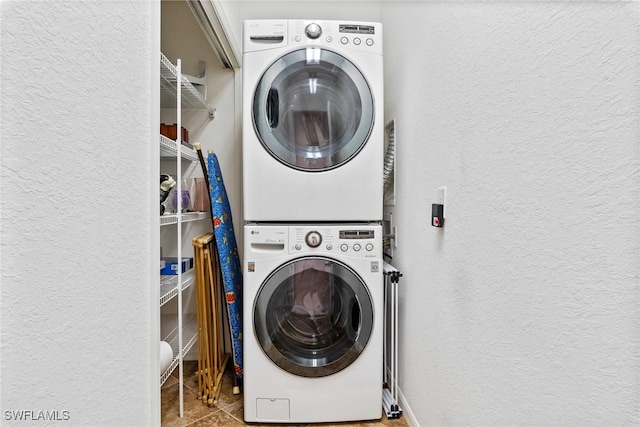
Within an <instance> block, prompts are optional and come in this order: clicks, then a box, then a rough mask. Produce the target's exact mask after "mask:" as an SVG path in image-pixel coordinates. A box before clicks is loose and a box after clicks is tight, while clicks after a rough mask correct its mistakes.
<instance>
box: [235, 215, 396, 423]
mask: <svg viewBox="0 0 640 427" xmlns="http://www.w3.org/2000/svg"><path fill="white" fill-rule="evenodd" d="M381 234H382V228H381V226H380V225H377V224H375V225H366V224H358V225H335V224H327V225H322V224H316V225H246V226H245V229H244V235H245V239H244V241H245V260H244V297H243V298H244V299H243V320H244V325H245V329H244V331H245V332H244V337H243V342H244V352H243V360H244V418H245V421H248V422H274V423H275V422H279V423H280V422H281V423H311V422H341V421H355V420H369V419H378V418H380V417H381V416H382V369H383V367H382V365H383V362H382V353H383V348H382V347H383V324H382V321H383V298H384V295H383V273H382V235H381Z"/></svg>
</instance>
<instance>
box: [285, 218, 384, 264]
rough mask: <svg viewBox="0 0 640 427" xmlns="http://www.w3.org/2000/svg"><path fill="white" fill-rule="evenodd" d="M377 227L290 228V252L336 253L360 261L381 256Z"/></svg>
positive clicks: (379, 234)
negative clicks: (354, 257) (359, 259)
mask: <svg viewBox="0 0 640 427" xmlns="http://www.w3.org/2000/svg"><path fill="white" fill-rule="evenodd" d="M381 234H382V228H381V227H380V225H377V224H373V225H353V226H351V227H349V226H340V227H336V226H332V225H316V226H312V225H309V226H292V227H290V228H289V245H288V246H289V253H291V254H295V253H314V252H315V253H319V254H320V253H325V254H326V253H335V254H345V255H350V256H357V257H362V258H379V257H381V256H382V235H381Z"/></svg>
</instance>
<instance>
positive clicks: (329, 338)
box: [253, 257, 373, 377]
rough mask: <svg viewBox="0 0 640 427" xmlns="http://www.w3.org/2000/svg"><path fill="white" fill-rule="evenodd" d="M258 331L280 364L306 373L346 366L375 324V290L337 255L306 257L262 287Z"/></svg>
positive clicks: (269, 353) (284, 267) (256, 315)
mask: <svg viewBox="0 0 640 427" xmlns="http://www.w3.org/2000/svg"><path fill="white" fill-rule="evenodd" d="M253 321H254V332H255V334H256V337H257V339H258V341H259V343H260V346H261V347H262V350H263V351H264V352H265V354H266V355H267V356H268V357H269V358H270V359H271V360H272V361H273V363H275V364H276V365H278V366H279V367H280V368H282V369H284V370H285V371H287V372H289V373H291V374H295V375H298V376H303V377H323V376H327V375H332V374H334V373H336V372H340V371H341V370H343V369H345V368H346V367H347V366H349V365H350V364H351V363H353V362H354V361H355V360H356V359H357V358H358V356H359V355H360V354H361V353H362V351H363V350H364V348H365V346H366V345H367V342H368V340H369V337H370V336H371V331H372V328H373V305H372V301H371V296H370V294H369V292H368V291H367V288H366V286H365V284H364V282H363V281H362V279H361V278H360V277H359V276H358V275H357V274H356V273H355V272H354V271H353V270H352V269H351V268H349V267H348V266H347V265H345V264H342V263H341V262H338V261H336V260H334V259H331V258H325V257H304V258H299V259H296V260H293V261H291V262H288V263H286V264H284V265H282V266H280V267H279V268H278V269H276V270H275V271H274V272H273V273H272V274H271V275H270V276H269V277H268V278H267V279H266V280H265V282H264V283H263V284H262V286H261V287H260V289H259V291H258V295H257V297H256V300H255V303H254V310H253Z"/></svg>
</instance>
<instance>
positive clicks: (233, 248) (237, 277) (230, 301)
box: [207, 153, 242, 380]
mask: <svg viewBox="0 0 640 427" xmlns="http://www.w3.org/2000/svg"><path fill="white" fill-rule="evenodd" d="M207 166H208V167H207V170H208V173H209V183H210V186H211V214H212V215H213V231H214V235H215V237H216V247H217V248H218V257H219V259H220V268H221V269H222V281H223V284H224V293H225V300H226V301H227V313H228V316H229V325H231V345H232V347H233V365H234V366H233V367H234V370H235V374H236V378H237V379H238V380H242V267H241V264H240V257H239V255H238V246H237V244H236V236H235V233H234V230H233V221H232V220H231V207H230V206H229V199H228V197H227V190H226V189H225V186H224V181H223V179H222V172H221V170H220V164H219V163H218V157H217V156H216V155H215V153H209V156H208V158H207Z"/></svg>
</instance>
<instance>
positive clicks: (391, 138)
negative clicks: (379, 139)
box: [382, 120, 396, 190]
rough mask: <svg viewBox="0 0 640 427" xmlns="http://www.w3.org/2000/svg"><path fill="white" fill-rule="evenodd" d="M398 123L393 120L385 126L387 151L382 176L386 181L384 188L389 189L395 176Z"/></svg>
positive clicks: (384, 181)
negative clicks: (396, 129)
mask: <svg viewBox="0 0 640 427" xmlns="http://www.w3.org/2000/svg"><path fill="white" fill-rule="evenodd" d="M395 128H396V124H395V120H391V121H390V122H389V123H387V125H386V126H385V134H386V136H387V151H386V152H385V154H384V167H383V172H382V178H383V183H384V189H385V190H387V187H389V185H390V184H391V179H392V177H393V168H394V164H395V162H394V159H395V156H396V136H395V135H396V132H395Z"/></svg>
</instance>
